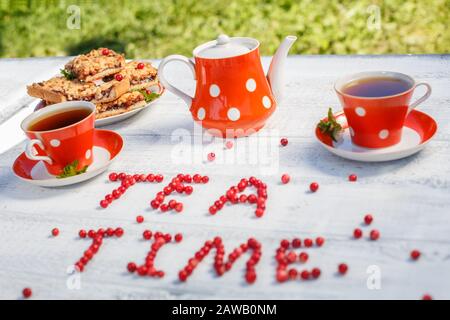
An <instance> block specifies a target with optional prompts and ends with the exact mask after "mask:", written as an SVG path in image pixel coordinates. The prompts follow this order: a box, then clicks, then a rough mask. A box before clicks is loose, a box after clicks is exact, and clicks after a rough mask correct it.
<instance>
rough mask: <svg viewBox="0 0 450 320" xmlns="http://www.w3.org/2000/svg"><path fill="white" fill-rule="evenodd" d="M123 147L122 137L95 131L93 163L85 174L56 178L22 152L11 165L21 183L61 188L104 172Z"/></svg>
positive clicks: (107, 132)
mask: <svg viewBox="0 0 450 320" xmlns="http://www.w3.org/2000/svg"><path fill="white" fill-rule="evenodd" d="M122 147H123V140H122V137H121V136H120V135H119V134H118V133H116V132H114V131H110V130H98V129H96V130H95V133H94V148H93V154H92V155H91V154H89V156H93V160H94V161H93V163H92V164H91V165H90V166H89V167H88V169H87V170H86V172H85V173H82V174H79V175H76V176H72V177H67V178H62V179H60V178H57V177H56V176H54V175H51V174H49V173H48V171H47V169H46V167H45V165H44V164H43V162H42V161H35V160H30V159H28V158H27V156H26V155H25V152H23V153H22V154H21V155H20V156H19V157H18V158H17V159H16V161H15V162H14V164H13V168H12V169H13V172H14V174H15V175H16V176H17V177H18V178H19V179H21V180H22V181H25V182H28V183H31V184H34V185H38V186H41V187H62V186H67V185H72V184H76V183H80V182H83V181H86V180H89V179H91V178H93V177H95V176H97V175H99V174H101V173H102V172H104V171H105V170H106V169H107V168H108V166H109V165H110V164H111V162H112V161H113V160H114V159H115V158H116V157H117V155H118V154H119V153H120V151H121V150H122Z"/></svg>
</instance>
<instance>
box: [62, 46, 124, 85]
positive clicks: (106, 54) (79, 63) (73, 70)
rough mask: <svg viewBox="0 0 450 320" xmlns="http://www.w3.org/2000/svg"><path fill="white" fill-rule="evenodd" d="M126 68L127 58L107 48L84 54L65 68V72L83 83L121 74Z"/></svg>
mask: <svg viewBox="0 0 450 320" xmlns="http://www.w3.org/2000/svg"><path fill="white" fill-rule="evenodd" d="M124 66H125V57H124V56H123V55H122V54H118V53H116V52H115V51H114V50H111V49H107V48H99V49H94V50H92V51H91V52H89V53H87V54H82V55H79V56H77V57H75V58H74V59H72V60H71V61H70V62H68V63H67V64H66V66H65V70H66V72H67V73H69V74H70V75H71V76H73V77H74V78H76V79H78V80H81V81H87V82H89V81H95V80H98V79H102V78H104V77H107V76H109V75H112V74H115V73H118V72H120V71H121V70H122V69H123V67H124Z"/></svg>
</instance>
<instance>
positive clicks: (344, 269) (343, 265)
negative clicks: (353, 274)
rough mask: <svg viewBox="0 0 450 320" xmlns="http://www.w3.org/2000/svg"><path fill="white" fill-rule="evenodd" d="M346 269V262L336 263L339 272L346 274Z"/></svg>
mask: <svg viewBox="0 0 450 320" xmlns="http://www.w3.org/2000/svg"><path fill="white" fill-rule="evenodd" d="M347 270H348V266H347V264H345V263H341V264H339V265H338V272H339V273H340V274H346V273H347Z"/></svg>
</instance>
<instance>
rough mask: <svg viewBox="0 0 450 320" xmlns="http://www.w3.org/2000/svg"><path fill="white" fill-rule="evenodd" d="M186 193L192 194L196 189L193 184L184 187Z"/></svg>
mask: <svg viewBox="0 0 450 320" xmlns="http://www.w3.org/2000/svg"><path fill="white" fill-rule="evenodd" d="M183 191H184V193H186V194H187V195H190V194H192V192H193V191H194V188H192V187H191V186H186V187H184V189H183Z"/></svg>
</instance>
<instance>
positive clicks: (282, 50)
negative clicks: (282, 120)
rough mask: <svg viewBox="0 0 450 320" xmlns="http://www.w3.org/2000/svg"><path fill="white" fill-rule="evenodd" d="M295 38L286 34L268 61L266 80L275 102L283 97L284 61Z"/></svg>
mask: <svg viewBox="0 0 450 320" xmlns="http://www.w3.org/2000/svg"><path fill="white" fill-rule="evenodd" d="M296 40H297V37H296V36H287V37H286V38H285V39H284V40H283V42H282V43H281V45H280V46H279V47H278V50H277V52H276V53H275V55H274V56H273V58H272V62H271V63H270V67H269V72H267V80H268V81H269V85H270V88H271V89H272V94H273V96H274V97H275V100H276V102H277V103H279V102H280V101H281V100H282V98H283V90H284V62H285V61H286V57H287V55H288V52H289V49H290V48H291V46H292V44H293V43H294V42H295V41H296Z"/></svg>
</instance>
